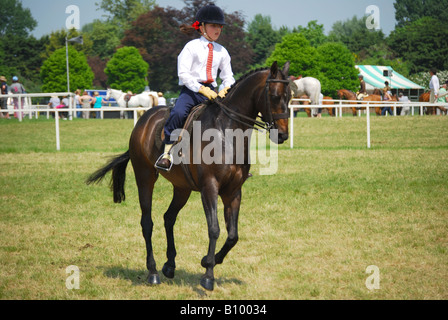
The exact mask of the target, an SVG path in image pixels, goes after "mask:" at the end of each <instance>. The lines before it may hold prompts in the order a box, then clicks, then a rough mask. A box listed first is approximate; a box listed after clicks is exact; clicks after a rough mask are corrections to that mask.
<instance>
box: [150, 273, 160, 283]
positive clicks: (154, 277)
mask: <svg viewBox="0 0 448 320" xmlns="http://www.w3.org/2000/svg"><path fill="white" fill-rule="evenodd" d="M148 283H149V284H150V285H157V284H160V277H159V275H158V274H150V275H149V276H148Z"/></svg>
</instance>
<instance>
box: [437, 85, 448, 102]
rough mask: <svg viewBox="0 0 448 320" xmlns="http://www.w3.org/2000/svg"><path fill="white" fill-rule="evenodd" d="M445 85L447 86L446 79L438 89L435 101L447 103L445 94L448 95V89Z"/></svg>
mask: <svg viewBox="0 0 448 320" xmlns="http://www.w3.org/2000/svg"><path fill="white" fill-rule="evenodd" d="M447 86H448V81H446V82H445V83H444V84H443V85H442V87H441V88H440V90H439V94H438V96H437V97H438V99H437V102H439V103H447V100H446V99H447V95H448V91H447Z"/></svg>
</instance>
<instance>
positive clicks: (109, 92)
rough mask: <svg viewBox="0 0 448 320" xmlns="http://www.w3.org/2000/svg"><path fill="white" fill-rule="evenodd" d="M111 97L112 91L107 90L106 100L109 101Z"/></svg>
mask: <svg viewBox="0 0 448 320" xmlns="http://www.w3.org/2000/svg"><path fill="white" fill-rule="evenodd" d="M110 97H111V89H110V88H107V93H106V100H107V101H109V100H110Z"/></svg>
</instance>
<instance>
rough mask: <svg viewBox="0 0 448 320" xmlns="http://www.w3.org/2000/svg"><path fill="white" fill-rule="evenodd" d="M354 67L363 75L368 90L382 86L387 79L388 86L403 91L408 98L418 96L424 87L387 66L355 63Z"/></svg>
mask: <svg viewBox="0 0 448 320" xmlns="http://www.w3.org/2000/svg"><path fill="white" fill-rule="evenodd" d="M355 67H356V68H357V69H358V70H359V74H361V75H363V76H364V81H365V82H366V89H367V91H368V92H372V91H373V90H374V89H382V88H384V86H385V85H384V82H385V81H389V86H390V87H391V88H392V89H395V90H393V91H394V93H396V91H403V92H404V93H405V94H406V95H408V96H409V98H411V97H412V98H414V99H415V98H418V96H419V95H420V94H421V93H423V92H424V90H425V88H424V87H422V86H420V85H418V84H416V83H414V82H412V81H411V80H409V79H407V78H405V77H404V76H402V75H401V74H399V73H398V72H396V71H394V70H392V68H391V67H389V66H371V65H356V66H355ZM385 71H386V72H385ZM387 73H388V74H387ZM385 74H387V75H385Z"/></svg>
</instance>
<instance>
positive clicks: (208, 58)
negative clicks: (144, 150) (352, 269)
mask: <svg viewBox="0 0 448 320" xmlns="http://www.w3.org/2000/svg"><path fill="white" fill-rule="evenodd" d="M225 24H226V23H225V20H224V12H223V11H222V10H221V9H220V8H219V7H217V6H215V5H213V4H211V5H207V6H205V7H202V8H201V9H199V11H198V12H197V14H196V22H194V23H193V25H192V26H186V25H182V26H181V27H180V29H181V31H182V32H184V33H186V34H192V33H193V32H194V31H195V30H196V31H197V32H198V33H199V34H200V35H201V37H200V38H198V39H195V40H192V41H190V42H188V43H187V44H186V45H185V47H184V48H183V50H182V52H181V53H180V54H179V56H178V59H177V73H178V76H179V85H181V86H182V90H181V93H180V95H179V98H178V99H177V101H176V104H175V106H174V107H173V109H172V110H171V113H170V116H169V118H168V120H167V122H166V124H165V127H164V132H165V140H164V144H165V148H164V153H163V154H162V155H161V156H160V157H159V159H158V160H157V163H156V167H157V168H160V169H162V170H166V171H168V170H169V169H170V168H171V156H170V154H169V152H170V150H171V147H172V145H173V143H174V140H173V138H174V137H171V133H172V132H173V131H174V130H176V129H178V128H181V127H182V126H183V124H184V122H185V120H186V118H187V117H188V114H189V113H190V110H191V108H193V107H194V106H195V105H198V104H200V103H201V102H203V101H205V100H207V99H210V100H213V99H216V98H217V97H218V95H219V96H220V97H222V98H223V97H225V95H226V94H227V91H228V90H229V88H230V86H231V85H232V84H234V83H235V79H234V77H233V72H232V66H231V58H230V55H229V53H228V51H227V50H226V49H225V48H224V47H223V46H222V45H220V44H218V43H216V41H217V40H218V38H219V36H220V35H221V31H222V28H223V26H224V25H225ZM218 71H221V72H220V78H221V79H222V85H223V89H222V90H221V91H220V92H219V94H217V93H216V92H215V91H214V90H215V88H216V87H217V85H218V84H217V82H216V78H217V76H218Z"/></svg>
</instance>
